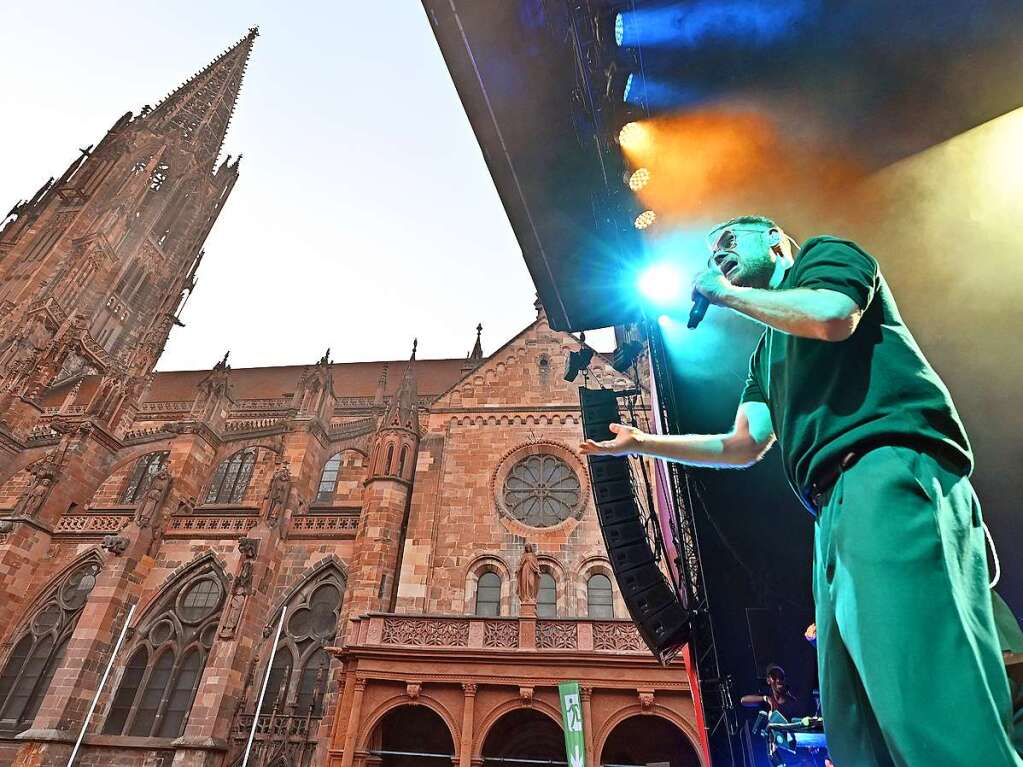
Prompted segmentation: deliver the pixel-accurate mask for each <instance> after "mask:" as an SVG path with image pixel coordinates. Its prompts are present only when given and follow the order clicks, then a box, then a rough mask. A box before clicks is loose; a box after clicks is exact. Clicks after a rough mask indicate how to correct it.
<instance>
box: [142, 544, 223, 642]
mask: <svg viewBox="0 0 1023 767" xmlns="http://www.w3.org/2000/svg"><path fill="white" fill-rule="evenodd" d="M206 565H209V566H210V571H211V572H213V573H216V576H217V578H218V579H219V580H220V584H221V586H223V588H224V590H225V592H227V591H228V585H229V583H230V578H229V576H228V575H227V564H226V563H225V562H224V561H223V560H222V559H220V557H218V556H217V555H216V554H215V553H214V552H212V551H207V552H204V553H202V554H196V556H195V557H194V558H193V559H192V560H191V561H190V562H185V563H184V564H183V565H180V566H179V567H177V568H175V570H174V571H173V572H172V573H171V574H170V575H168V576H167V577H166V578H165V579H164V581H163V583H161V584H160V586H159V588H156V589H154V590H153V593H152V594H150V595H149V598H148V599H146V601H145V605H144V606H143V605H142V603H141V602H140V603H139V608H140V609H139V610H138V611H137V616H138V617H136V618H135V625H134V626H133V627H132V628H138V627H139V626H141V625H142V621H143V620H144V619H145V618H146V617H147V615H148V614H149V612H150V611H151V610H152V609H153V607H154V606H156V605H157V603H158V602H159V601H160V598H161V597H163V596H164V595H166V594H167V593H168V591H169V590H172V589H173V588H174V587H175V586H176V585H177V584H178V582H179V581H183V580H186V579H188V578H189V577H191V576H192V575H195V574H196V573H198V572H199V571H200V570H201V569H202V568H203V567H205V566H206Z"/></svg>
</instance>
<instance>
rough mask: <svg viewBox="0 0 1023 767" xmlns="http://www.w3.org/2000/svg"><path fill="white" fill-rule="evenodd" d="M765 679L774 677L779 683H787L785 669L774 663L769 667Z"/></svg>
mask: <svg viewBox="0 0 1023 767" xmlns="http://www.w3.org/2000/svg"><path fill="white" fill-rule="evenodd" d="M764 676H765V677H767V678H768V679H770V678H771V677H772V676H773V677H774V678H775V679H777V680H778V681H779V682H784V681H785V669H783V668H782V667H781V666H779V665H778V664H776V663H772V664H771V665H769V666H768V667H767V672H766V673H765V674H764Z"/></svg>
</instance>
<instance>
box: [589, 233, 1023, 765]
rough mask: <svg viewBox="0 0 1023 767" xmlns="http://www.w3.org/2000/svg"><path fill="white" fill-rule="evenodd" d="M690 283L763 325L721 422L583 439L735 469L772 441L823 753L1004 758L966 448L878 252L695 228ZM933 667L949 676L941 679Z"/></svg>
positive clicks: (895, 761)
mask: <svg viewBox="0 0 1023 767" xmlns="http://www.w3.org/2000/svg"><path fill="white" fill-rule="evenodd" d="M710 242H711V243H712V245H711V251H712V254H713V255H712V268H710V269H708V270H707V271H705V272H703V273H702V274H700V275H699V276H698V277H697V278H696V280H695V291H694V292H698V293H700V294H702V295H703V296H705V297H706V298H707V299H708V301H709V302H710V303H712V304H716V305H719V306H724V307H727V308H729V309H732V310H734V311H737V312H739V313H741V314H744V315H746V316H748V317H751V318H753V319H754V320H757V321H759V322H761V323H763V324H764V325H766V326H767V328H766V330H765V331H764V335H763V336H762V337H761V339H760V341H759V343H758V344H757V347H756V350H755V351H754V352H753V356H752V358H751V360H750V370H749V378H748V380H747V382H746V387H745V389H744V391H743V392H742V397H741V399H740V404H739V407H738V412H737V414H736V418H735V423H734V425H733V427H732V429H731V431H729V432H728V433H725V434H716V435H684V436H676V435H663V436H661V435H653V434H646V433H643V432H642V431H639V430H638V429H634V428H632V427H628V426H619V425H615V426H613V427H612V429H613V430H614V431H615V437H614V439H612V440H609V441H606V442H600V443H596V442H593V441H587V442H586V443H584V444H583V445H582V446H581V450H582V452H584V453H586V454H612V455H623V454H629V453H637V454H644V455H651V456H657V457H660V458H665V459H668V460H673V461H680V462H682V463H687V464H691V465H696V466H712V467H744V466H749V465H751V464H753V463H755V462H756V461H758V460H759V459H760V458H761V457H762V456H763V455H764V454H765V453H766V452H767V450H768V449H769V448H770V447H771V445H772V444H773V443H774V442H775V441H776V440H777V442H778V443H779V445H780V447H781V450H782V453H783V462H784V465H785V471H786V474H787V476H788V479H789V483H790V484H791V485H792V487H793V489H794V490H795V491H796V493H797V494H798V495H799V496H800V498H801V499H802V500H803V502H804V504H805V505H806V506H807V507H808V508H809V509H810V510H811V512H812V513H813V514H814V515H815V517H816V529H815V544H814V578H813V580H814V597H815V600H816V613H817V616H816V617H817V621H816V623H817V647H818V662H819V665H820V687H821V698H822V707H823V713H824V719H825V726H826V729H827V735H828V746H829V749H830V751H831V754H832V758H833V759H834V762H835V764H836V765H839V767H868V766H872V765H877V766H879V767H881V766H884V767H887V766H888V765H899V766H900V767H902V766H907V767H924V765H926V766H927V767H933V765H941V766H942V767H946V766H947V767H965V766H966V765H984V767H1001V766H1002V765H1006V766H1008V765H1014V766H1016V767H1019V766H1020V765H1023V761H1021V760H1020V759H1019V757H1018V756H1017V755H1016V753H1015V751H1014V750H1013V747H1012V743H1011V740H1010V731H1011V726H1012V714H1011V709H1010V698H1009V685H1008V679H1007V676H1006V672H1005V667H1004V665H1003V663H1002V657H1001V654H1000V652H999V644H998V637H997V635H996V632H995V624H994V620H993V618H992V612H991V598H990V597H989V595H988V569H987V560H986V557H985V551H984V531H983V523H982V521H981V512H980V504H979V503H978V501H977V497H976V495H975V494H974V492H973V489H972V487H971V486H970V481H969V474H970V472H971V471H972V469H973V456H972V453H971V451H970V445H969V442H968V440H967V438H966V433H965V430H964V429H963V425H962V422H961V421H960V419H959V416H958V414H957V413H956V410H955V406H954V405H953V404H952V400H951V397H950V396H949V393H948V390H947V389H946V388H945V385H944V384H943V383H942V382H941V380H940V379H939V378H938V375H937V374H936V373H935V372H934V370H933V369H932V368H931V366H930V365H929V364H928V362H927V360H926V359H925V358H924V355H923V353H922V352H921V351H920V348H919V347H918V346H917V344H916V341H915V340H914V339H913V336H912V335H911V334H910V332H909V330H908V329H907V328H906V326H905V325H904V324H903V322H902V318H901V317H900V315H899V311H898V308H897V307H896V305H895V301H894V299H893V298H892V294H891V291H890V290H889V288H888V285H887V283H886V282H885V280H884V278H883V277H882V276H881V273H880V271H879V269H878V265H877V262H876V261H875V260H874V259H873V258H872V257H871V256H870V255H868V254H867V253H865V252H864V251H863V250H862V249H861V248H860V247H859V246H857V245H856V244H855V243H853V242H850V241H848V240H843V239H839V238H836V237H814V238H813V239H811V240H809V241H807V242H806V243H805V244H804V245H803V246H802V247H801V248H800V249H799V251H798V253H793V250H792V247H791V245H790V243H791V240H789V239H788V238H787V236H786V235H785V234H784V232H782V230H781V229H780V228H779V227H778V226H777V224H775V223H774V222H773V221H772V220H770V219H768V218H764V217H761V216H743V217H740V218H736V219H733V220H731V221H728V222H727V223H724V224H721V225H719V226H717V227H715V228H714V229H713V230H712V231H711V235H710ZM950 682H951V683H950Z"/></svg>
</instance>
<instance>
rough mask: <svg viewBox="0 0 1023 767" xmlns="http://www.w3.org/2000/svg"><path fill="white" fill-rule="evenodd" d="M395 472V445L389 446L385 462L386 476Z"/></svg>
mask: <svg viewBox="0 0 1023 767" xmlns="http://www.w3.org/2000/svg"><path fill="white" fill-rule="evenodd" d="M393 470H394V445H388V446H387V458H386V459H385V460H384V471H383V473H384V474H391V473H392V471H393Z"/></svg>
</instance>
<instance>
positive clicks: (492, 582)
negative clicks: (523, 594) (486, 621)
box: [476, 572, 501, 616]
mask: <svg viewBox="0 0 1023 767" xmlns="http://www.w3.org/2000/svg"><path fill="white" fill-rule="evenodd" d="M476 614H477V615H482V616H494V615H500V614H501V576H500V575H498V574H497V573H493V572H485V573H483V574H482V575H481V576H480V579H479V581H478V582H477V583H476Z"/></svg>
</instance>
